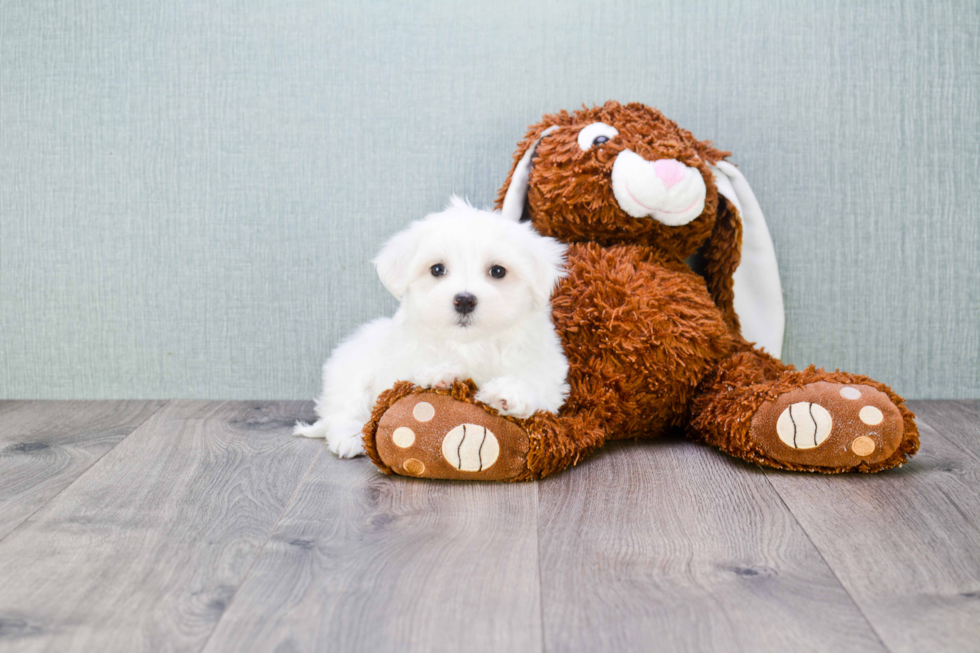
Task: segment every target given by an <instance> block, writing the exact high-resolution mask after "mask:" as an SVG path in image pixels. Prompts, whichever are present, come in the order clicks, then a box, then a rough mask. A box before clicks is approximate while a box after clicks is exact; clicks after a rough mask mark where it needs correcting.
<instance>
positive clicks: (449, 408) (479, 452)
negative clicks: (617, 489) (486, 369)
mask: <svg viewBox="0 0 980 653" xmlns="http://www.w3.org/2000/svg"><path fill="white" fill-rule="evenodd" d="M475 395H476V387H475V386H474V385H473V384H472V382H466V383H454V384H453V386H452V387H451V388H446V389H432V390H424V389H422V388H419V387H417V386H413V385H412V384H411V383H407V382H401V383H397V384H395V386H394V387H393V388H392V389H390V390H388V391H386V392H384V393H383V394H382V395H381V397H380V398H379V399H378V403H377V405H376V406H375V409H374V412H373V414H372V416H371V420H370V421H369V422H368V423H367V425H365V427H364V448H365V450H366V451H367V454H368V456H370V458H371V460H373V461H374V463H375V464H376V465H378V467H380V468H381V470H382V471H384V472H385V473H388V474H401V475H403V476H415V477H418V478H439V479H452V480H468V481H527V480H533V479H538V478H543V477H544V476H547V475H549V474H553V473H555V472H557V471H560V470H562V469H564V468H565V467H567V466H569V465H574V464H576V463H577V462H579V460H581V459H582V458H584V457H585V456H586V455H588V454H589V453H590V452H591V451H592V450H594V449H595V448H596V447H598V446H601V445H602V443H603V442H604V441H605V435H604V433H603V432H602V430H601V429H599V428H590V427H589V425H588V424H587V423H586V421H587V420H586V419H585V418H584V417H578V416H557V415H553V414H551V413H545V412H538V413H535V414H534V415H532V416H531V417H530V418H528V419H517V418H513V417H503V416H501V415H499V414H498V413H497V411H495V410H494V409H493V408H491V407H489V406H487V405H485V404H483V403H481V402H479V401H477V400H476V399H475Z"/></svg>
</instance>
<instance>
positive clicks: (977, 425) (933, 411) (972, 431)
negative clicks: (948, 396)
mask: <svg viewBox="0 0 980 653" xmlns="http://www.w3.org/2000/svg"><path fill="white" fill-rule="evenodd" d="M908 403H909V408H911V409H912V411H913V412H915V414H916V415H917V416H918V418H919V423H922V422H923V421H924V422H926V423H928V424H929V426H931V427H932V428H933V429H934V430H935V432H936V433H938V434H939V435H941V436H942V437H944V438H946V439H947V440H949V441H950V442H952V443H953V444H954V445H956V446H959V447H961V448H962V449H964V450H965V451H968V452H970V453H972V454H973V455H975V456H977V457H980V401H910V402H908Z"/></svg>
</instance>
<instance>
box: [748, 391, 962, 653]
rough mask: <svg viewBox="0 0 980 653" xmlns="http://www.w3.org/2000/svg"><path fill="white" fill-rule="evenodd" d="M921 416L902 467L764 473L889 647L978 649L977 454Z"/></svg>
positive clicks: (904, 649)
mask: <svg viewBox="0 0 980 653" xmlns="http://www.w3.org/2000/svg"><path fill="white" fill-rule="evenodd" d="M920 404H921V402H920ZM918 424H919V429H920V434H921V449H920V451H919V454H918V455H917V456H916V457H915V458H913V459H912V461H911V462H910V463H908V464H907V465H905V466H904V467H902V468H900V469H894V470H890V471H887V472H883V473H880V474H869V475H856V474H855V475H838V476H828V477H810V476H802V475H799V474H792V473H785V472H778V471H774V470H767V471H766V475H767V476H768V478H769V480H770V481H771V482H772V484H773V487H775V488H776V491H777V492H779V494H780V496H782V498H783V500H784V501H785V502H786V504H787V506H789V508H790V510H791V511H792V512H793V515H794V516H795V517H796V519H797V520H798V521H799V522H800V524H801V525H802V526H803V528H804V529H805V530H806V532H807V535H809V537H810V539H811V540H812V541H813V543H814V544H815V545H816V546H817V548H818V549H819V550H820V552H821V554H822V555H823V556H824V558H825V559H826V560H827V562H828V564H829V565H830V566H831V568H832V569H833V570H834V572H835V573H836V574H837V577H838V578H840V580H841V583H843V585H844V587H846V588H847V590H848V592H849V593H850V594H851V596H852V597H853V598H854V600H855V602H856V603H857V604H858V606H859V607H860V609H861V611H862V613H863V614H864V615H865V616H866V617H867V618H868V621H869V622H870V623H871V624H872V626H873V627H874V628H875V631H876V632H877V633H878V635H879V637H880V638H881V639H882V641H883V642H884V643H885V644H886V646H888V648H889V649H890V650H892V651H910V652H911V651H978V650H980V459H978V458H977V457H975V456H974V455H970V454H965V453H964V449H963V448H962V447H961V446H959V445H957V444H955V443H954V442H953V441H951V440H950V439H948V438H947V437H946V436H947V435H948V434H940V433H939V432H937V431H936V430H935V429H933V428H932V427H931V426H930V425H929V424H928V423H926V421H925V420H924V419H922V418H920V419H919V420H918ZM961 435H963V436H964V437H965V436H966V433H965V432H964V433H963V434H961ZM973 439H974V441H975V440H976V431H974V432H973ZM973 449H974V451H976V446H974V447H973Z"/></svg>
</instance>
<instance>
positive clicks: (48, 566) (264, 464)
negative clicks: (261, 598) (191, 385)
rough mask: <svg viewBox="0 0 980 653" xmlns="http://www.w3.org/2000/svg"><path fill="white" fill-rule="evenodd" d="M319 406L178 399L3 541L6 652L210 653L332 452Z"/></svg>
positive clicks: (2, 639)
mask: <svg viewBox="0 0 980 653" xmlns="http://www.w3.org/2000/svg"><path fill="white" fill-rule="evenodd" d="M311 413H312V410H311V405H310V403H309V402H288V403H287V402H281V403H269V404H255V403H242V402H228V403H202V402H186V401H179V402H172V403H170V404H168V405H167V406H166V407H164V408H163V409H161V410H160V411H159V412H158V413H157V414H156V415H154V416H153V417H151V418H150V419H149V420H147V422H145V423H144V424H143V425H142V426H141V427H139V428H138V429H137V430H136V431H134V432H133V433H132V434H131V435H130V436H129V437H128V438H126V439H125V440H124V441H123V442H121V443H120V444H119V445H117V446H116V447H115V448H114V449H113V450H112V451H110V452H109V453H108V454H106V455H105V456H104V457H103V458H102V459H101V460H100V461H99V462H98V463H96V464H95V465H93V466H92V467H91V469H89V471H88V472H87V473H86V474H84V475H83V476H81V477H80V478H79V479H78V480H77V481H75V483H73V484H72V485H71V487H69V488H67V489H66V490H65V491H64V492H62V493H61V494H60V495H58V496H57V497H56V498H55V499H53V500H52V501H51V502H49V503H48V504H47V505H46V506H45V507H43V508H42V509H41V510H39V511H38V512H37V513H35V514H34V515H33V516H32V517H30V518H29V519H28V520H27V521H25V522H24V523H23V524H22V525H21V527H20V528H18V529H17V530H15V531H14V532H13V533H11V534H10V535H9V536H8V537H7V538H6V539H5V540H4V541H3V542H0V578H2V579H3V583H2V584H0V624H2V627H0V644H2V648H3V650H4V651H40V650H53V651H101V652H105V651H127V652H128V651H161V650H167V651H198V650H200V648H201V647H202V646H203V645H204V642H205V640H206V639H207V636H208V635H209V634H210V632H211V630H212V628H213V627H214V625H215V624H216V623H217V621H218V619H219V618H220V616H221V614H222V613H223V611H224V609H225V605H226V604H227V602H228V601H229V599H230V598H231V596H232V595H233V594H234V592H235V589H236V588H237V587H238V584H239V583H241V581H242V580H243V578H244V577H245V575H246V572H247V570H248V568H249V566H250V565H251V564H252V563H253V561H254V559H255V557H256V555H257V554H258V552H259V550H260V549H261V547H262V545H263V543H264V542H265V541H266V540H267V538H268V536H269V534H270V533H271V531H272V529H273V526H274V525H275V523H276V520H277V519H278V518H279V516H280V515H281V514H282V512H283V510H284V508H285V506H286V505H287V502H288V501H289V498H290V497H291V496H292V495H293V493H294V491H295V489H296V487H297V486H298V485H299V482H300V480H301V479H302V477H303V475H304V474H305V473H306V472H307V470H308V469H309V466H310V464H311V463H312V461H313V460H314V459H315V457H316V455H317V453H318V452H319V451H320V450H321V449H322V442H317V441H311V440H305V439H302V438H295V437H293V436H292V435H291V434H290V428H291V425H292V422H293V420H294V419H295V418H297V417H306V418H309V417H311V416H312V415H311Z"/></svg>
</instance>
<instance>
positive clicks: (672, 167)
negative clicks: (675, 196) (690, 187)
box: [653, 159, 687, 188]
mask: <svg viewBox="0 0 980 653" xmlns="http://www.w3.org/2000/svg"><path fill="white" fill-rule="evenodd" d="M653 171H654V172H655V173H656V174H657V177H659V178H660V181H662V182H664V186H666V187H667V188H670V187H672V186H676V185H677V184H679V183H680V182H682V181H684V178H685V177H687V166H685V165H684V164H683V163H681V162H680V161H677V160H675V159H660V160H659V161H654V162H653Z"/></svg>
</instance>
